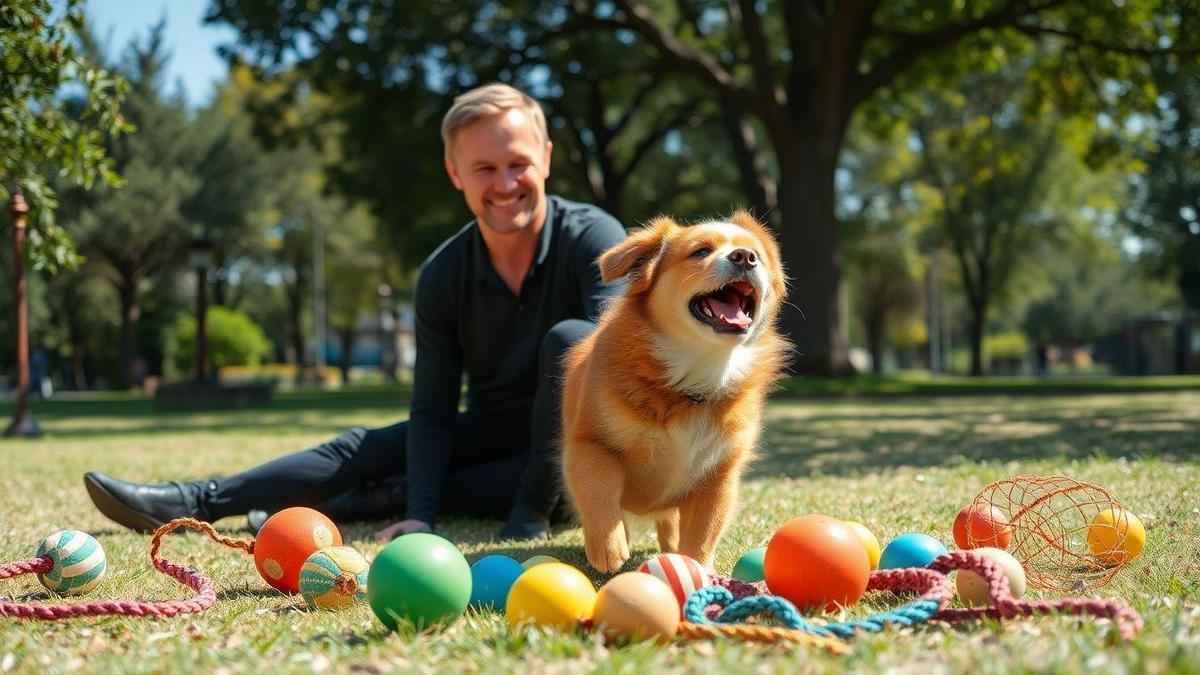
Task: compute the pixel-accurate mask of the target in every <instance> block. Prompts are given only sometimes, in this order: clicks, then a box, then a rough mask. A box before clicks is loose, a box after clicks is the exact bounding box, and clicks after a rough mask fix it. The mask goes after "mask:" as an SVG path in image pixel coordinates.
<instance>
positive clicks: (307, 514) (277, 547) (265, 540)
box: [254, 506, 342, 594]
mask: <svg viewBox="0 0 1200 675" xmlns="http://www.w3.org/2000/svg"><path fill="white" fill-rule="evenodd" d="M341 545H342V533H341V532H339V531H338V528H337V525H334V524H333V521H332V520H330V519H329V518H327V517H326V516H325V514H323V513H321V512H319V511H314V510H313V509H309V508H305V507H303V506H293V507H292V508H290V509H284V510H282V511H280V512H279V513H276V514H274V515H273V516H271V517H270V518H268V519H267V522H265V523H263V526H262V529H260V530H259V531H258V536H257V537H255V538H254V566H255V567H257V568H258V573H259V574H261V575H262V578H263V579H264V580H265V581H266V582H267V583H268V584H270V585H271V586H273V587H275V588H277V589H279V590H281V591H283V592H284V593H289V594H291V593H298V592H300V568H301V567H304V561H305V560H308V556H310V555H312V554H313V553H316V552H317V551H319V550H321V549H323V548H328V547H330V546H341Z"/></svg>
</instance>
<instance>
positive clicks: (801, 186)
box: [0, 0, 1200, 389]
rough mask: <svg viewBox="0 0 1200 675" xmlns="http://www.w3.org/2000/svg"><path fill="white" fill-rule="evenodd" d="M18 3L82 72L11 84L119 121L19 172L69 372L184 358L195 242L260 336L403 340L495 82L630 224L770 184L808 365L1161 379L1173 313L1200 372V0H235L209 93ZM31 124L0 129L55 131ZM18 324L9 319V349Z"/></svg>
mask: <svg viewBox="0 0 1200 675" xmlns="http://www.w3.org/2000/svg"><path fill="white" fill-rule="evenodd" d="M14 7H17V8H19V9H21V10H22V11H24V12H25V14H24V15H18V14H11V15H6V16H5V19H4V20H5V21H6V22H8V24H6V25H3V26H0V30H2V31H3V32H2V33H0V35H2V36H3V43H4V46H5V49H6V57H5V59H0V61H5V66H4V67H5V68H15V67H16V66H15V65H13V64H10V63H8V62H7V61H11V60H12V58H10V57H9V54H11V53H12V50H11V49H10V46H15V45H18V44H33V43H38V44H41V45H43V47H45V45H50V47H46V49H47V50H51V51H52V49H53V45H54V44H59V45H63V47H62V48H61V49H62V50H63V51H62V53H63V54H64V55H65V56H63V58H64V59H68V61H69V63H70V64H71V67H70V68H69V69H68V71H69V72H67V74H66V75H60V76H59V77H60V79H58V80H55V83H56V84H54V85H53V86H50V85H42V88H41V89H37V90H36V91H35V90H34V89H24V90H23V89H18V88H14V87H11V86H8V85H7V84H6V85H0V99H2V100H3V101H4V102H5V103H6V104H7V103H9V102H17V103H20V104H22V105H25V106H26V109H28V110H33V111H36V110H39V109H42V110H48V109H49V108H50V107H53V108H54V109H55V110H60V111H61V113H55V114H60V115H61V120H60V121H58V122H56V124H58V125H59V126H58V127H55V128H61V129H69V128H72V127H69V125H78V127H79V128H80V129H90V130H89V131H88V132H87V133H86V134H83V133H82V132H70V131H63V132H62V135H63V137H64V138H65V139H72V138H74V139H76V140H78V139H80V138H82V139H83V141H80V142H84V143H86V144H90V145H87V146H86V147H84V146H79V147H77V148H76V150H75V151H72V153H59V154H57V155H55V154H53V153H44V154H43V155H39V156H31V157H30V158H29V159H27V160H23V161H24V162H25V163H23V164H18V163H15V162H6V163H5V164H4V165H3V168H2V173H0V184H2V185H3V186H4V187H3V188H0V189H3V190H5V193H4V195H3V196H4V197H5V198H7V194H8V192H7V191H9V190H11V189H14V188H16V187H22V188H24V190H25V192H26V194H27V195H32V196H35V197H36V199H35V200H34V201H36V202H37V203H36V204H35V207H36V209H35V212H36V214H37V218H36V219H35V220H37V223H36V227H35V228H34V230H35V231H36V232H37V233H39V234H38V236H39V237H41V239H39V240H38V241H40V242H50V241H53V242H58V243H57V244H56V245H57V246H59V248H57V249H53V248H52V247H48V246H46V245H41V244H39V245H38V246H35V247H34V248H33V250H32V251H31V252H30V254H29V255H30V261H31V262H33V263H35V266H36V268H37V270H38V271H37V272H35V273H34V274H32V275H31V277H30V279H29V294H30V314H31V325H32V328H33V335H32V338H31V342H32V344H33V345H34V346H35V348H37V349H41V350H44V351H45V352H46V353H47V354H48V355H49V356H50V360H51V362H52V364H53V368H52V371H53V377H54V378H55V379H56V380H57V383H58V384H59V385H60V386H65V387H74V388H80V389H82V388H93V387H120V388H125V387H130V386H137V385H139V384H142V383H144V382H145V379H146V378H147V377H154V376H161V375H163V374H164V371H170V370H171V368H172V367H176V368H178V369H179V370H180V375H181V376H186V372H185V371H186V367H185V366H186V359H183V360H178V362H177V360H176V359H175V356H178V355H180V354H183V353H185V351H186V350H185V349H184V347H183V344H184V343H185V342H186V339H185V338H184V337H182V336H184V334H185V333H186V330H184V329H185V327H186V325H187V324H186V320H187V319H186V317H188V316H190V314H191V313H192V312H193V311H194V304H193V302H194V301H193V298H194V297H195V291H196V289H195V283H196V280H195V275H194V274H193V273H192V268H191V265H190V263H189V262H188V254H187V246H188V242H189V241H192V240H194V239H196V238H199V237H203V238H206V239H208V240H211V241H212V242H213V244H214V249H213V262H212V265H211V268H210V269H209V271H208V274H207V276H206V279H205V283H206V284H207V286H208V290H209V297H210V299H211V301H212V302H213V303H214V304H215V305H216V306H217V307H220V308H223V310H228V311H229V312H233V313H234V314H231V315H230V316H233V315H235V314H236V315H237V316H245V317H247V318H248V320H249V321H252V322H253V323H254V324H257V325H258V326H261V330H262V333H263V336H264V340H265V343H264V344H266V345H267V347H266V350H265V352H264V353H262V354H261V355H260V356H255V357H254V358H260V357H261V358H262V359H263V360H265V361H270V362H286V363H293V364H300V365H304V364H310V365H311V364H312V363H313V362H314V361H316V360H317V357H318V355H319V356H321V357H322V360H324V358H325V357H328V358H329V359H330V360H331V361H333V362H335V364H336V365H339V366H341V367H342V368H343V372H344V375H346V376H349V374H350V370H351V368H352V366H355V365H370V364H371V362H372V361H371V360H372V358H374V359H376V361H375V362H376V363H377V362H378V359H380V358H382V352H381V351H380V349H381V347H380V340H381V338H382V337H383V333H384V331H385V326H386V324H387V322H388V321H392V320H395V321H399V324H398V326H399V329H400V330H401V332H403V329H404V325H405V323H404V320H405V314H404V307H405V302H406V299H407V298H408V297H409V292H410V289H411V285H412V283H413V281H414V279H415V274H416V272H417V269H418V267H419V265H420V263H421V261H422V260H423V259H424V257H425V256H426V255H428V254H429V253H430V252H431V251H432V250H433V249H434V247H435V246H436V245H437V243H438V242H440V241H441V240H442V239H443V238H444V237H446V236H447V235H448V234H450V233H452V232H453V231H455V230H456V229H458V228H459V227H461V226H462V225H463V224H464V223H465V222H467V221H468V220H469V218H470V214H469V213H468V212H467V210H466V208H465V205H464V203H463V201H462V199H461V197H460V196H459V195H458V194H457V193H456V192H455V191H454V189H453V187H452V186H451V184H450V183H449V181H448V180H447V179H446V177H445V175H444V171H443V168H442V163H441V155H442V147H441V141H440V137H439V135H438V132H437V129H438V125H439V123H440V119H441V115H442V114H443V113H444V111H445V110H446V109H447V107H448V106H449V104H450V102H451V100H452V99H453V97H454V96H455V95H456V94H458V93H460V92H461V91H463V90H464V89H466V88H468V87H471V86H474V85H477V84H480V83H484V82H488V81H493V80H500V81H505V82H511V83H513V84H515V85H518V86H520V87H522V88H524V89H526V90H527V91H529V92H530V93H531V94H533V95H534V96H535V97H536V98H538V99H539V100H540V101H541V102H542V103H543V105H544V106H545V108H546V111H547V115H548V119H549V123H550V126H551V135H552V139H553V141H554V144H555V145H554V148H555V149H554V160H553V171H552V175H551V179H550V182H549V190H550V191H551V192H553V193H557V194H562V195H564V196H567V197H570V198H573V199H579V200H584V201H589V202H593V203H596V204H599V205H601V206H602V207H604V208H605V209H606V210H608V211H610V212H611V213H613V214H614V215H616V216H617V217H618V218H620V219H621V220H622V222H624V223H625V224H626V225H627V226H629V227H633V226H636V225H637V224H638V223H640V222H643V221H645V220H647V219H649V218H651V217H653V216H654V215H656V214H659V213H669V214H672V215H675V216H676V217H679V218H681V219H685V220H697V219H702V218H710V217H719V216H721V215H723V214H728V213H729V212H730V211H731V210H733V209H734V208H738V207H743V206H744V207H748V208H750V209H752V210H753V211H754V212H755V213H756V214H757V215H759V216H760V217H761V218H763V219H764V220H765V221H767V222H769V223H770V224H771V225H772V226H773V227H774V228H776V230H777V232H778V233H779V236H780V239H781V242H782V245H783V249H784V257H785V262H786V263H787V265H788V268H789V273H790V275H791V276H792V278H793V283H792V297H791V298H790V301H791V305H790V306H789V310H788V313H787V315H786V316H785V318H784V328H785V331H786V332H788V333H790V334H791V335H792V336H793V338H794V339H795V340H796V342H797V343H798V347H799V352H800V353H801V358H799V359H798V360H797V363H796V367H797V372H802V373H826V374H827V373H845V372H849V367H850V365H851V364H853V366H854V367H855V368H858V369H872V370H875V371H877V372H880V371H883V370H885V369H894V368H925V369H932V370H935V371H939V372H963V373H973V374H984V373H987V372H1035V371H1036V372H1046V371H1049V370H1051V369H1052V366H1054V365H1055V364H1057V365H1059V366H1064V367H1067V368H1068V369H1071V370H1076V371H1080V372H1082V371H1089V370H1124V371H1129V372H1149V370H1148V368H1149V366H1147V365H1146V364H1149V363H1151V362H1153V361H1154V360H1153V358H1152V357H1151V356H1148V355H1141V356H1136V357H1135V356H1131V355H1130V349H1134V348H1138V349H1140V348H1141V347H1140V346H1139V345H1141V343H1140V342H1138V340H1140V339H1141V338H1139V337H1138V336H1139V335H1140V333H1138V332H1137V331H1139V330H1143V329H1144V328H1138V326H1143V327H1144V326H1147V325H1150V323H1153V322H1155V321H1163V320H1167V319H1164V317H1168V318H1169V321H1168V324H1167V325H1168V326H1184V327H1185V328H1184V329H1183V330H1184V331H1185V332H1184V334H1183V335H1184V336H1183V338H1179V337H1178V335H1177V336H1176V337H1177V338H1178V339H1184V340H1185V342H1188V344H1185V345H1184V349H1183V351H1184V352H1186V353H1185V354H1184V355H1183V358H1182V360H1180V359H1178V358H1175V356H1177V355H1172V357H1171V358H1174V359H1175V360H1174V361H1171V359H1168V361H1171V363H1174V364H1176V366H1178V367H1177V368H1176V369H1177V370H1178V369H1179V368H1182V369H1183V371H1184V372H1187V371H1190V372H1197V371H1200V344H1197V345H1196V346H1195V347H1194V349H1192V344H1191V343H1192V342H1195V343H1200V338H1191V337H1188V336H1191V335H1200V325H1198V323H1200V320H1198V319H1196V318H1195V317H1196V313H1197V312H1200V119H1198V117H1197V113H1198V112H1200V77H1198V75H1200V66H1198V62H1197V55H1198V53H1200V43H1197V42H1196V37H1195V36H1197V35H1200V31H1197V30H1195V29H1196V28H1197V27H1200V24H1198V19H1200V5H1198V4H1197V3H1195V2H1190V1H1186V0H1182V1H1176V0H1172V1H1166V0H1161V1H1160V0H1127V1H1125V2H1120V3H1114V2H1111V1H1101V0H1073V1H1069V2H1042V3H1029V2H1022V1H1018V0H988V1H979V2H971V1H968V2H963V1H961V0H955V1H953V2H940V1H927V2H918V1H916V0H904V1H900V0H892V1H886V2H878V3H874V2H857V1H850V0H848V1H846V2H823V1H818V0H811V1H804V2H787V3H783V2H752V1H749V0H745V1H734V2H715V1H712V0H670V1H668V0H646V1H644V2H633V1H631V0H622V1H614V2H609V1H603V2H596V3H583V2H573V1H568V0H516V1H514V2H506V3H497V2H489V1H483V0H472V1H469V2H455V3H447V2H440V1H437V0H407V1H405V2H384V1H378V0H374V1H370V2H368V1H367V0H325V1H320V0H311V1H307V2H295V3H279V2H270V1H267V0H213V2H212V3H211V5H210V8H209V15H208V20H209V21H211V22H214V23H219V24H222V25H227V26H231V27H233V28H234V29H235V30H236V31H237V36H238V37H237V39H236V40H235V41H234V42H232V43H230V44H228V45H225V46H224V47H223V54H224V56H225V57H226V58H227V59H228V61H229V64H230V69H229V75H228V79H227V80H226V81H225V82H224V83H222V84H221V85H220V87H219V90H218V93H217V94H216V96H215V97H214V98H213V99H212V101H211V102H209V103H208V104H207V105H204V106H202V107H199V108H196V107H189V106H188V105H187V104H186V103H185V101H184V100H183V99H182V98H181V97H180V96H178V95H177V94H176V93H173V92H172V90H171V88H170V87H169V83H166V82H164V81H163V79H164V78H163V68H164V64H166V63H167V62H168V60H169V59H170V58H171V54H170V53H169V48H168V47H167V46H166V45H165V44H164V43H163V39H162V26H161V25H160V26H159V27H158V28H156V29H154V30H151V31H150V32H149V33H148V34H145V35H141V36H139V37H138V38H137V39H136V40H134V41H133V42H132V43H131V44H128V45H102V44H101V43H100V41H98V40H97V39H96V37H95V36H94V35H93V33H92V32H91V31H90V30H89V27H88V26H87V25H86V23H85V22H83V21H82V20H81V19H79V18H78V16H77V15H76V13H75V11H76V10H77V9H78V3H67V7H66V9H65V11H55V10H53V9H52V8H51V7H50V4H49V3H43V2H38V1H36V0H19V1H18V2H16V4H15V5H14ZM10 16H11V17H17V18H19V17H20V16H26V17H27V18H28V17H35V16H40V17H43V20H42V23H41V25H40V26H38V27H36V29H35V27H34V25H33V23H30V22H24V23H22V22H21V21H18V20H16V19H13V18H10ZM30 21H32V19H30ZM48 26H49V27H50V28H47V27H48ZM48 30H49V31H50V33H47V31H48ZM18 38H20V39H21V40H25V42H19V41H18ZM30 49H33V48H32V47H31V48H30ZM26 51H28V50H26ZM35 51H36V50H35ZM22 53H25V52H22ZM46 53H50V52H49V51H48V52H46ZM6 59H7V60H6ZM6 72H7V71H6ZM88 72H91V73H96V75H87V74H86V73H88ZM7 81H9V80H6V82H7ZM72 81H74V82H76V83H78V82H92V83H94V84H93V86H90V87H89V86H79V85H78V84H76V85H71V84H70V83H71V82H72ZM47 87H49V88H47ZM47 101H53V102H54V104H55V105H54V106H48V105H47V104H46V102H47ZM59 104H61V105H59ZM39 106H40V107H39ZM18 108H19V106H18V107H17V108H14V109H18ZM5 110H8V108H5ZM6 114H8V113H6ZM30 114H32V113H30ZM16 119H17V118H12V119H9V118H6V119H5V125H4V129H3V133H4V134H5V138H8V136H10V135H14V134H15V135H16V136H14V137H20V138H25V137H26V136H27V135H29V134H31V133H33V132H31V131H29V130H28V128H25V129H24V131H22V130H21V128H20V127H17V126H16V122H15V121H14V120H16ZM21 119H25V118H21ZM27 122H28V120H26V123H27ZM88 125H92V126H91V127H89V126H88ZM97 125H98V126H97ZM93 127H94V128H93ZM134 129H136V131H134ZM130 132H132V133H130ZM21 134H25V136H21ZM63 142H64V144H67V141H66V140H64V141H63ZM28 145H29V144H26V146H28ZM22 147H25V146H22ZM80 148H82V149H80ZM81 158H83V159H86V160H87V162H91V164H86V162H85V165H86V166H84V167H83V168H81V165H80V162H81V161H83V159H81ZM89 166H90V167H91V168H90V169H89V168H87V167H89ZM88 171H91V172H92V174H94V176H97V177H99V178H100V180H97V179H95V178H91V179H88V176H87V175H85V174H87V172H88ZM54 207H56V208H54ZM6 222H7V221H6ZM52 223H53V224H52ZM8 231H9V230H8V228H7V227H6V228H5V229H4V232H6V233H7V232H8ZM318 249H319V250H320V255H321V257H322V258H323V259H322V260H321V261H320V269H319V270H318V269H317V267H316V265H317V261H316V255H317V250H318ZM11 256H12V253H11V249H10V247H8V246H3V247H0V277H4V279H3V281H4V282H6V283H4V285H3V286H2V288H4V289H8V288H9V284H8V283H7V281H8V279H7V273H6V271H5V270H8V269H9V268H10V265H9V264H8V262H7V261H10V260H11ZM52 268H56V269H57V270H58V272H57V274H50V273H49V272H50V271H51V269H52ZM318 271H319V272H320V275H319V276H320V277H321V278H322V281H323V284H322V288H323V289H324V296H323V299H324V301H325V306H326V307H327V311H326V313H325V317H324V318H325V320H324V322H323V324H322V326H320V328H322V329H323V330H322V331H317V330H316V328H317V326H315V325H314V320H315V319H314V302H313V294H314V293H315V292H316V291H317V277H318V274H317V272H318ZM0 313H2V314H0V316H4V317H8V316H11V294H10V293H8V292H7V290H5V292H0ZM385 314H386V315H387V316H386V317H385V316H384V315H385ZM1139 322H1140V323H1139ZM1148 322H1150V323H1148ZM1187 326H1190V328H1186V327H1187ZM193 330H194V329H193ZM1144 330H1151V329H1148V328H1146V329H1144ZM1155 330H1157V329H1155ZM1167 330H1168V332H1169V331H1170V330H1176V331H1178V330H1179V329H1178V328H1169V329H1167ZM1187 331H1191V332H1187ZM232 332H233V333H237V334H246V335H249V333H251V332H253V331H249V330H248V329H247V330H241V329H238V330H236V331H232ZM318 335H321V336H323V338H324V343H323V344H321V345H319V346H317V345H315V344H314V339H316V336H318ZM1131 336H1132V337H1131ZM245 339H246V340H247V341H248V342H252V343H254V345H251V346H253V347H255V348H254V349H248V350H247V353H250V354H256V355H257V354H258V353H259V350H258V349H257V347H258V346H261V345H259V343H257V342H256V340H255V339H252V338H250V337H247V338H245ZM1189 341H1190V342H1189ZM12 343H13V339H12V335H11V323H10V322H9V320H8V319H7V318H6V319H5V320H3V321H0V373H7V372H9V369H10V365H11V364H12V362H13V354H14V352H13V346H12ZM1173 344H1174V343H1173ZM169 346H170V347H169ZM1156 348H1161V349H1167V350H1168V351H1169V350H1170V349H1171V348H1170V347H1161V346H1160V347H1156ZM318 350H319V351H318ZM372 350H374V351H372ZM1189 350H1191V351H1189ZM1176 351H1178V349H1177V350H1176ZM1193 351H1194V352H1196V355H1192V352H1193ZM168 352H170V353H168ZM173 355H174V356H173ZM852 357H853V358H852ZM254 358H250V359H249V361H253V360H254ZM238 360H239V361H240V362H246V361H247V358H243V357H241V356H239V357H238ZM1097 361H1102V363H1099V364H1098V363H1097ZM230 363H233V361H230ZM1142 366H1146V367H1145V368H1142ZM1139 369H1140V370H1139ZM0 377H2V375H0Z"/></svg>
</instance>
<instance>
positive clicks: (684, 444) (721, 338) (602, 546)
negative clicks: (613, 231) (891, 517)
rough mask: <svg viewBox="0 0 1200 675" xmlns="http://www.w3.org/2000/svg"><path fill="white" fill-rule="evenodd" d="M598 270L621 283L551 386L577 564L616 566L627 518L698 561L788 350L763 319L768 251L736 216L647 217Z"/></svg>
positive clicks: (764, 236)
mask: <svg viewBox="0 0 1200 675" xmlns="http://www.w3.org/2000/svg"><path fill="white" fill-rule="evenodd" d="M706 251H707V253H706ZM600 269H601V273H602V275H603V277H604V280H605V281H606V282H612V281H613V280H615V279H618V278H621V277H625V278H626V280H627V283H628V286H627V287H626V290H625V293H624V295H622V296H621V297H619V298H617V299H616V300H614V302H613V304H612V305H610V306H609V307H608V308H607V309H606V310H605V311H604V313H603V315H602V316H601V318H600V321H599V326H598V327H597V329H596V330H595V332H594V333H592V335H590V336H589V337H588V338H587V339H585V340H583V341H582V342H580V343H579V344H578V345H576V346H575V347H574V348H573V349H572V350H571V351H570V352H569V353H568V355H567V360H566V375H565V382H564V389H563V453H562V464H563V465H562V468H563V477H564V480H565V484H566V488H567V493H568V495H569V496H570V498H571V500H572V502H573V504H574V506H575V509H576V511H577V513H578V515H579V518H580V520H581V521H582V524H583V535H584V541H585V548H586V550H587V559H588V562H589V563H590V564H591V565H592V567H594V568H596V569H597V570H598V571H600V572H613V571H616V570H617V569H619V568H620V567H621V566H622V564H624V563H625V561H626V560H628V559H629V538H630V534H629V527H628V525H629V523H628V521H629V518H630V517H631V516H637V517H645V518H648V519H651V520H653V521H654V522H655V523H656V525H657V528H658V542H659V547H660V548H661V549H662V550H663V551H664V552H674V551H677V552H680V553H683V554H685V555H688V556H691V557H692V558H695V559H696V560H698V561H700V562H701V563H703V564H705V565H711V564H712V558H713V553H714V551H715V549H716V546H717V542H718V540H719V539H720V537H721V533H722V532H723V530H724V529H725V525H726V523H727V522H728V520H729V518H730V516H731V514H732V513H733V511H734V509H735V506H736V501H737V492H738V483H739V481H740V478H741V474H742V471H743V468H744V467H745V466H746V464H747V462H748V461H749V460H750V459H751V457H752V455H753V454H754V450H755V448H756V446H757V443H758V438H759V432H760V430H761V417H762V410H763V404H764V401H765V399H766V396H767V392H768V390H769V389H770V387H771V386H772V384H773V383H774V382H775V381H776V380H777V379H778V378H779V376H780V374H781V372H782V370H783V367H784V363H785V360H786V358H787V354H788V351H789V345H788V343H787V342H786V341H785V340H784V339H783V338H781V337H780V336H779V335H778V334H777V332H776V330H775V325H774V324H775V320H776V317H777V316H778V313H779V308H780V305H781V304H782V303H783V301H784V298H785V295H786V286H785V284H786V281H785V276H784V271H783V266H782V262H781V261H780V258H779V249H778V246H777V245H776V243H775V240H774V238H773V237H772V236H771V233H770V231H769V230H768V229H767V228H765V227H763V226H762V225H761V224H759V223H758V222H757V221H756V220H755V219H754V218H753V217H751V216H750V215H749V214H747V213H745V212H738V213H736V214H734V215H733V217H732V218H731V220H730V221H729V222H708V223H701V224H697V225H692V226H681V225H679V224H677V223H675V222H674V221H673V220H671V219H669V218H659V219H656V220H654V221H652V222H651V223H650V224H649V225H648V226H646V227H645V228H643V229H642V230H640V231H637V232H635V233H633V234H631V235H630V236H629V237H628V238H627V239H626V240H625V241H623V242H622V243H620V244H618V245H616V246H614V247H613V248H611V249H610V250H608V251H607V252H605V253H604V255H603V256H601V258H600Z"/></svg>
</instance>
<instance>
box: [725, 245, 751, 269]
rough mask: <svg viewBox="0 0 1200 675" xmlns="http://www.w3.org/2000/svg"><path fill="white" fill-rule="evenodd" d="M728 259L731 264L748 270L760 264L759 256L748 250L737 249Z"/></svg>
mask: <svg viewBox="0 0 1200 675" xmlns="http://www.w3.org/2000/svg"><path fill="white" fill-rule="evenodd" d="M728 258H729V262H731V263H733V264H734V265H737V266H738V267H741V268H742V269H746V270H748V269H750V268H751V267H754V266H755V265H757V264H758V256H756V255H754V251H751V250H750V249H748V248H735V249H733V251H731V252H730V253H729V256H728Z"/></svg>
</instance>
